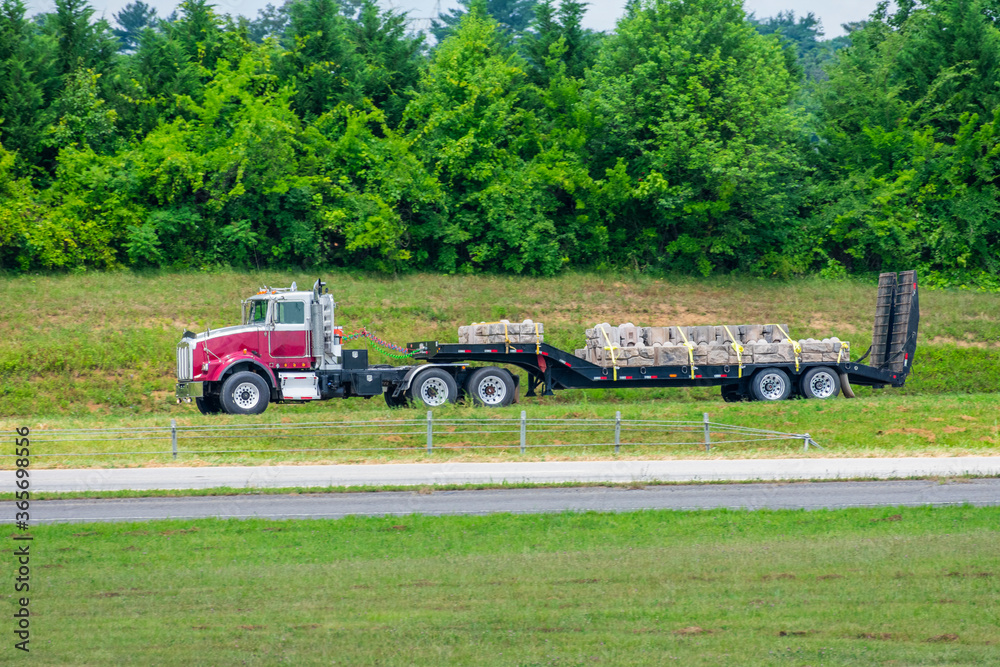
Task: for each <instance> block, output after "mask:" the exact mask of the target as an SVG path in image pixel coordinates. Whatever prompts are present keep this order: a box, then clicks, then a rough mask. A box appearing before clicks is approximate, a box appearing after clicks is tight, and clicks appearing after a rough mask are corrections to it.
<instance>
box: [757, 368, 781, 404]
mask: <svg viewBox="0 0 1000 667" xmlns="http://www.w3.org/2000/svg"><path fill="white" fill-rule="evenodd" d="M759 386H760V393H761V395H762V396H763V397H764V398H765V399H766V400H768V401H777V400H779V399H781V398H782V397H783V396H784V395H785V379H784V378H783V377H781V376H780V375H778V374H777V373H768V374H767V375H765V376H763V377H762V378H761V379H760V381H759Z"/></svg>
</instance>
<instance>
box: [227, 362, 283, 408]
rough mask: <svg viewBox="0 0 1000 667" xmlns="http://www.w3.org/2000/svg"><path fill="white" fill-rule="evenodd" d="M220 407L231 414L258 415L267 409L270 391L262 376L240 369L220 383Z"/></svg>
mask: <svg viewBox="0 0 1000 667" xmlns="http://www.w3.org/2000/svg"><path fill="white" fill-rule="evenodd" d="M221 398H222V409H223V410H225V411H226V412H227V413H228V414H231V415H259V414H260V413H262V412H264V410H266V409H267V403H268V401H269V400H271V392H270V391H269V390H268V388H267V383H266V382H264V378H262V377H261V376H259V375H257V374H256V373H251V372H250V371H242V372H240V373H234V374H233V375H230V376H229V379H227V380H226V381H225V382H224V383H223V384H222V396H221Z"/></svg>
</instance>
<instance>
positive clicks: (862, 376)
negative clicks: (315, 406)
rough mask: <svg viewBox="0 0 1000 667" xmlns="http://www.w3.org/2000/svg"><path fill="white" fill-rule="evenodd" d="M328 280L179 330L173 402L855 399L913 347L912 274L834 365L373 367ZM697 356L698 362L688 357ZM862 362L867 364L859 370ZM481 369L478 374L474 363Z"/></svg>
mask: <svg viewBox="0 0 1000 667" xmlns="http://www.w3.org/2000/svg"><path fill="white" fill-rule="evenodd" d="M334 307H335V304H334V301H333V298H332V296H331V295H330V294H329V293H328V291H327V290H325V285H324V283H322V282H320V281H318V280H317V281H316V284H315V285H314V286H313V289H312V290H311V291H298V290H296V289H295V284H294V283H293V284H292V287H291V288H288V289H267V288H265V289H263V290H261V291H260V292H259V293H258V294H257V295H255V296H253V297H251V298H249V299H247V300H246V301H244V302H243V323H242V324H241V325H238V326H235V327H227V328H225V329H219V330H216V331H208V332H204V333H201V334H194V333H191V332H189V331H186V332H184V336H183V337H182V339H181V342H180V343H179V344H178V348H177V376H178V383H177V389H176V394H177V399H178V401H192V400H193V401H195V402H196V404H197V406H198V408H199V409H200V410H201V411H202V412H203V413H205V414H212V413H217V412H226V413H230V414H259V413H261V412H263V411H264V410H265V409H266V408H267V405H268V404H269V403H271V402H282V403H299V402H308V401H314V400H326V399H330V398H348V397H352V396H360V397H363V398H372V397H373V396H378V395H382V396H384V398H385V401H386V403H387V404H388V405H389V406H390V407H403V406H406V405H410V404H416V405H422V406H426V407H430V408H434V407H437V406H440V405H444V404H445V403H454V402H456V401H457V400H459V399H460V398H462V397H463V396H464V397H465V398H467V399H468V400H471V401H473V402H475V403H477V404H481V405H486V406H490V407H501V406H506V405H510V404H511V403H512V402H514V401H516V400H517V396H518V391H519V379H518V377H517V376H516V375H514V374H512V373H511V372H510V371H508V370H506V369H504V368H501V367H500V365H506V366H515V367H517V368H520V369H522V370H524V371H525V372H526V373H527V376H528V387H527V392H526V394H525V395H526V396H535V395H537V394H538V393H541V395H552V393H553V392H554V391H557V390H560V389H588V388H609V387H626V388H643V387H693V386H718V387H720V388H721V391H722V396H723V398H724V399H726V400H727V401H739V400H761V401H777V400H783V399H787V398H790V397H792V396H796V395H798V396H804V397H806V398H819V399H826V398H833V397H835V396H837V395H839V394H840V393H841V392H843V393H844V395H845V396H847V397H853V391H852V387H853V386H870V387H885V386H892V387H901V386H903V384H904V383H905V382H906V377H907V375H908V374H909V372H910V369H911V368H912V363H913V355H914V353H915V352H916V346H917V325H918V321H919V306H918V300H917V276H916V272H915V271H903V272H901V273H899V274H896V273H884V274H882V275H881V276H880V278H879V287H878V297H877V300H876V308H875V322H874V327H873V334H872V345H871V347H870V348H869V349H868V351H867V352H866V353H865V354H864V355H863V356H862V357H861V358H859V359H856V360H853V361H852V360H850V358H849V354H848V355H844V358H839V357H840V355H838V359H837V361H836V362H827V361H823V362H819V361H801V360H800V359H799V356H798V349H797V348H796V356H795V361H794V363H757V364H755V363H747V364H744V363H737V364H718V365H706V364H701V365H695V364H694V363H688V364H680V365H666V366H652V365H651V366H642V367H639V366H618V365H616V364H610V365H599V364H595V363H592V362H590V361H588V360H586V359H582V358H580V357H578V356H576V355H574V354H571V353H569V352H566V351H564V350H560V349H559V348H556V347H554V346H552V345H549V344H547V343H544V342H533V343H506V342H505V343H500V344H493V343H490V344H467V343H466V344H457V345H456V344H450V343H444V344H442V343H439V342H438V341H422V342H416V343H410V344H408V345H407V348H406V349H407V354H406V356H408V357H411V358H412V359H413V360H415V361H422V362H424V363H419V364H415V365H406V366H391V365H380V364H377V365H369V364H368V351H367V349H344V347H343V339H344V335H343V330H342V329H341V328H339V327H336V326H335V325H334ZM691 358H692V360H693V359H694V357H693V356H692V357H691ZM866 359H867V360H868V364H865V363H863V362H864V361H865V360H866ZM477 362H483V363H486V364H488V365H487V366H485V367H476V366H473V365H472V364H473V363H477Z"/></svg>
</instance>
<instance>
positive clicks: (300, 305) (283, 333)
mask: <svg viewBox="0 0 1000 667" xmlns="http://www.w3.org/2000/svg"><path fill="white" fill-rule="evenodd" d="M307 312H308V311H307V308H306V303H305V301H302V300H297V299H289V300H283V299H278V300H275V301H274V306H273V308H272V311H271V324H270V326H269V327H268V329H269V332H268V352H269V353H270V355H271V358H273V359H274V360H275V362H277V366H278V367H279V368H308V367H309V366H311V365H312V359H311V357H310V356H309V324H308V322H307V321H306V315H307Z"/></svg>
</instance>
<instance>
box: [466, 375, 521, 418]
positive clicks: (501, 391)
mask: <svg viewBox="0 0 1000 667" xmlns="http://www.w3.org/2000/svg"><path fill="white" fill-rule="evenodd" d="M465 391H466V393H467V394H468V396H469V398H470V399H471V400H472V403H473V404H474V405H485V406H486V407H488V408H505V407H507V406H508V405H510V404H511V403H513V402H514V378H513V377H511V375H510V373H509V372H507V371H505V370H504V369H502V368H497V367H496V366H487V367H486V368H480V369H479V370H477V371H474V372H473V373H472V375H470V376H469V380H468V382H467V383H466V385H465Z"/></svg>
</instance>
